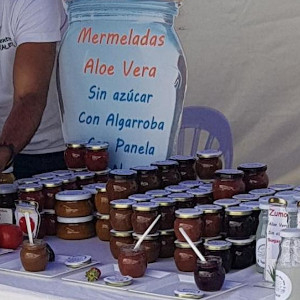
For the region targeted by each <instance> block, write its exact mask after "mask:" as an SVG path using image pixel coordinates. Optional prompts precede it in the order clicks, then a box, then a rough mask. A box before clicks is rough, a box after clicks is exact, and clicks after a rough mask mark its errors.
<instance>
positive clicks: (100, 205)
mask: <svg viewBox="0 0 300 300" xmlns="http://www.w3.org/2000/svg"><path fill="white" fill-rule="evenodd" d="M96 189H97V193H96V195H95V208H96V210H97V211H98V213H100V214H106V215H107V214H109V212H110V204H109V200H108V196H107V192H106V184H105V183H97V186H96Z"/></svg>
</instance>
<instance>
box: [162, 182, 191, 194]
mask: <svg viewBox="0 0 300 300" xmlns="http://www.w3.org/2000/svg"><path fill="white" fill-rule="evenodd" d="M165 190H166V191H168V192H170V193H185V192H186V191H187V190H188V188H187V187H185V186H184V185H180V184H176V185H169V186H167V187H165Z"/></svg>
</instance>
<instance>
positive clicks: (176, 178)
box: [151, 160, 181, 188]
mask: <svg viewBox="0 0 300 300" xmlns="http://www.w3.org/2000/svg"><path fill="white" fill-rule="evenodd" d="M151 165H152V166H156V167H157V168H158V178H159V179H160V182H161V187H162V188H165V187H166V186H168V185H175V184H178V183H179V182H180V181H181V176H180V173H179V170H178V166H179V164H178V162H177V161H174V160H163V161H156V162H154V163H152V164H151Z"/></svg>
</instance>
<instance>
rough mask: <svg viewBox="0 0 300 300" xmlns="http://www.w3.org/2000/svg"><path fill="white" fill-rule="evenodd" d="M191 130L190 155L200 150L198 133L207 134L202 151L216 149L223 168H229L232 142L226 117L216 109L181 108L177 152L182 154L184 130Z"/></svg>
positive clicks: (200, 107)
mask: <svg viewBox="0 0 300 300" xmlns="http://www.w3.org/2000/svg"><path fill="white" fill-rule="evenodd" d="M189 128H191V129H193V131H194V132H193V137H192V147H191V151H190V153H189V154H190V155H193V156H194V155H195V154H196V152H197V151H198V150H200V149H198V147H199V141H200V133H201V137H202V135H204V134H202V133H203V131H204V132H205V131H206V132H207V133H206V136H207V139H206V141H204V142H205V146H204V148H203V149H218V150H221V151H222V153H223V159H224V165H225V168H226V169H227V168H231V166H232V159H233V141H232V134H231V128H230V124H229V122H228V120H227V119H226V117H225V116H224V115H223V114H222V113H221V112H219V111H218V110H216V109H213V108H210V107H204V106H188V107H184V108H183V112H182V121H181V127H180V131H179V136H178V145H177V152H178V154H184V150H185V149H184V148H185V147H184V146H185V137H186V131H187V130H186V129H189Z"/></svg>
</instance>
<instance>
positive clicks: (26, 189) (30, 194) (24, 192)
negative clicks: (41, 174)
mask: <svg viewBox="0 0 300 300" xmlns="http://www.w3.org/2000/svg"><path fill="white" fill-rule="evenodd" d="M18 189H19V200H24V201H35V202H37V203H38V205H39V207H38V210H39V211H40V212H41V211H42V210H43V209H44V205H45V197H44V194H43V186H42V185H41V184H38V183H28V184H23V185H20V186H19V188H18Z"/></svg>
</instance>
